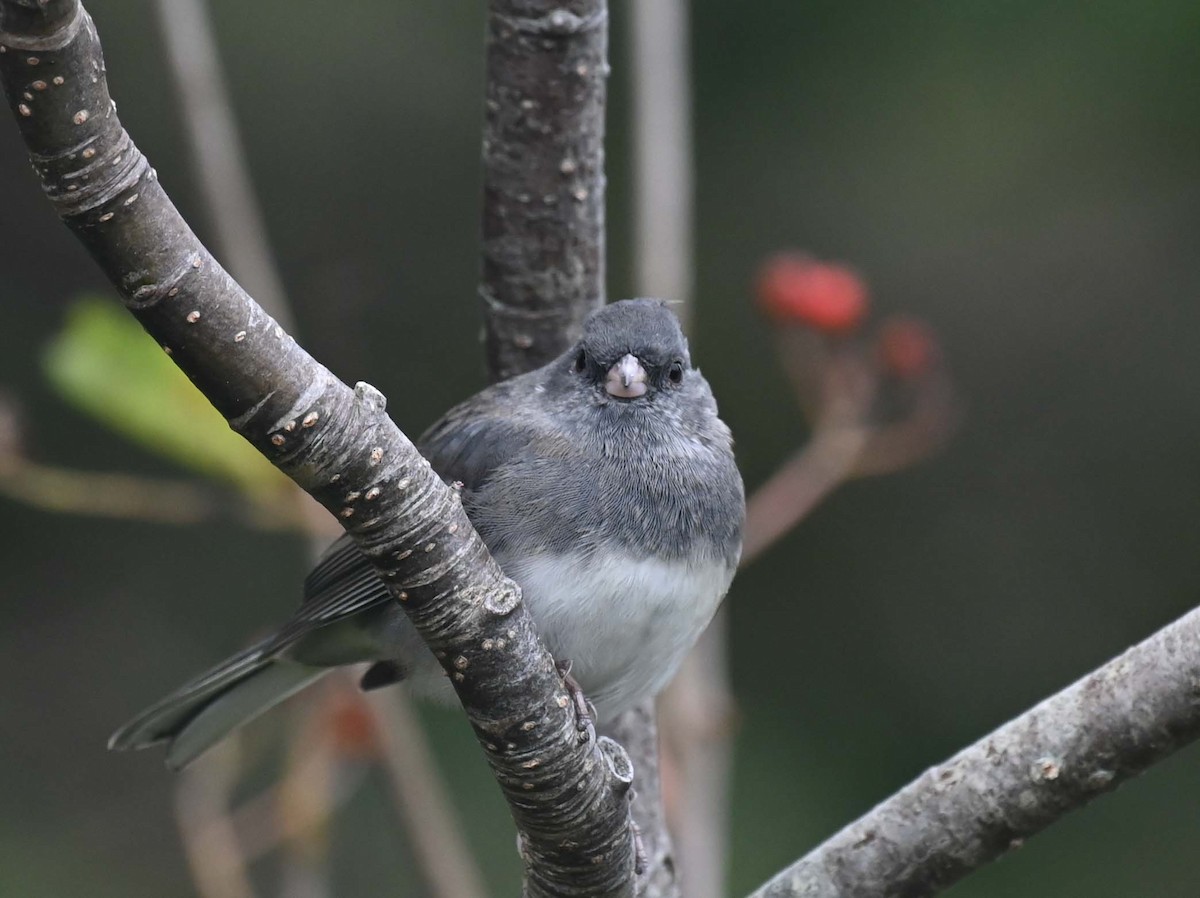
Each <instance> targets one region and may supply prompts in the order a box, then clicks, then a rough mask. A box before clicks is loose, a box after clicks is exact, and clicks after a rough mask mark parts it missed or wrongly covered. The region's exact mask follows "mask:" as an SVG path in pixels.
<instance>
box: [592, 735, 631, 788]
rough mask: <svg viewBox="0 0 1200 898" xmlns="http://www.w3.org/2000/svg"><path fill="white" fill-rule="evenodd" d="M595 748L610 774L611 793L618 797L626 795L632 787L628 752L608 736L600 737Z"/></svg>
mask: <svg viewBox="0 0 1200 898" xmlns="http://www.w3.org/2000/svg"><path fill="white" fill-rule="evenodd" d="M596 747H597V748H598V749H599V750H600V756H601V757H602V758H604V763H606V764H607V765H608V769H609V771H610V772H611V773H612V777H613V778H612V786H613V791H615V792H616V793H617V794H618V795H627V794H628V793H629V787H630V786H632V785H633V761H631V760H629V754H628V752H626V751H625V749H624V748H623V747H622V746H621V744H620V743H619V742H616V741H615V740H613V739H610V738H609V737H608V736H601V737H600V738H599V739H598V740H597V741H596Z"/></svg>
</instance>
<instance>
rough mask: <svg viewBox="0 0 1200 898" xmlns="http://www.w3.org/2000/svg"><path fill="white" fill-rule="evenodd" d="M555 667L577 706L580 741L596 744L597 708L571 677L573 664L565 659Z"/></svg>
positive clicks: (576, 725) (576, 716)
mask: <svg viewBox="0 0 1200 898" xmlns="http://www.w3.org/2000/svg"><path fill="white" fill-rule="evenodd" d="M555 666H556V667H557V668H558V675H559V676H560V677H562V681H563V686H564V687H566V690H567V696H568V697H569V698H570V699H571V704H572V705H574V706H575V728H576V729H578V730H579V741H580V742H594V741H595V740H596V708H595V706H593V705H592V703H591V702H589V701H588V699H587V696H586V695H584V694H583V688H582V687H581V686H580V685H579V681H578V680H576V679H575V678H574V677H573V676H571V662H570V661H569V660H565V659H564V660H562V661H557V662H555Z"/></svg>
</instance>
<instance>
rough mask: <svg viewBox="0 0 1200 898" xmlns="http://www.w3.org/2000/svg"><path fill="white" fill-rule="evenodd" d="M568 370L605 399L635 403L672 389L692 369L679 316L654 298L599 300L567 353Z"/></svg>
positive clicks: (684, 378)
mask: <svg viewBox="0 0 1200 898" xmlns="http://www.w3.org/2000/svg"><path fill="white" fill-rule="evenodd" d="M569 355H570V359H571V370H572V373H573V374H574V375H575V376H576V378H578V379H579V380H581V381H582V382H583V384H585V385H586V386H590V387H592V388H593V389H595V390H596V391H597V393H598V394H599V395H600V396H601V398H603V399H605V400H609V399H616V400H618V401H620V402H622V403H639V402H646V401H650V400H652V399H654V398H655V397H656V396H657V395H659V394H662V393H669V392H672V391H674V390H677V389H678V388H679V387H680V386H681V385H682V384H683V383H684V382H685V380H687V379H688V374H689V372H691V370H692V362H691V357H690V356H689V355H688V346H687V340H686V338H685V337H684V336H683V331H682V330H680V328H679V321H678V319H676V318H675V316H674V315H673V314H672V313H671V311H670V310H669V309H668V308H667V304H666V303H665V302H663V301H662V300H658V299H627V300H623V301H622V302H615V303H612V304H611V305H607V306H604V307H603V308H602V309H600V310H599V311H597V312H595V313H593V314H592V316H591V317H590V318H588V320H587V321H586V322H584V325H583V336H582V337H580V339H579V342H578V343H577V344H576V345H575V347H574V349H573V350H572V352H571V353H570V354H569Z"/></svg>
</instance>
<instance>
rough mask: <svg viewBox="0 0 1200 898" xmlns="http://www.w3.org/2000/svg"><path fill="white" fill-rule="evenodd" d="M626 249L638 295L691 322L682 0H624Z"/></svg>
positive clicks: (688, 107)
mask: <svg viewBox="0 0 1200 898" xmlns="http://www.w3.org/2000/svg"><path fill="white" fill-rule="evenodd" d="M628 11H629V35H630V45H631V47H632V50H633V53H632V58H631V62H632V71H631V72H630V82H631V87H632V99H633V128H632V131H633V166H634V172H633V207H634V215H633V230H634V238H633V252H634V278H633V281H634V284H635V288H634V289H635V290H636V291H637V294H638V295H639V296H656V297H660V298H662V299H666V300H669V301H671V302H674V303H678V305H675V306H673V309H674V311H675V314H676V315H677V316H678V317H679V320H680V323H681V324H682V325H683V329H684V332H685V333H686V332H688V331H690V330H691V324H692V314H691V311H692V278H693V272H694V270H695V260H694V258H693V256H694V252H693V238H692V228H693V222H692V195H693V186H692V181H693V175H692V95H691V71H690V58H689V52H688V44H689V40H690V36H691V31H690V27H689V21H688V19H689V16H688V0H630V2H629V3H628Z"/></svg>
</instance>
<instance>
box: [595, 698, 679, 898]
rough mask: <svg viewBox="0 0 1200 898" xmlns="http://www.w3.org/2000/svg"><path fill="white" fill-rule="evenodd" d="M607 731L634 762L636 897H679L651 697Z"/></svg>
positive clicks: (617, 720) (624, 715)
mask: <svg viewBox="0 0 1200 898" xmlns="http://www.w3.org/2000/svg"><path fill="white" fill-rule="evenodd" d="M607 731H608V732H609V733H610V734H611V735H612V737H613V738H614V739H616V740H617V741H618V742H619V743H621V744H622V745H624V746H625V750H626V751H628V752H629V756H630V758H632V759H633V760H634V765H635V766H634V773H635V774H636V788H635V789H634V790H633V819H634V820H635V821H636V823H637V827H638V836H639V839H640V842H641V848H642V853H643V857H642V863H643V869H642V871H641V876H640V878H639V879H638V898H679V895H680V889H679V879H678V877H677V876H676V873H675V858H674V854H673V851H672V848H671V834H670V832H669V831H668V829H667V821H666V819H665V814H664V810H663V788H662V781H661V779H660V770H659V760H660V758H661V757H662V754H661V746H660V744H659V738H658V726H657V724H656V721H655V714H654V700H653V699H647V700H646V701H644V702H642V703H641V704H640V705H638V706H637V707H635V708H632V709H630V710H629V711H626V712H625V713H624V714H622V715H621V716H620V717H618V718H617V719H616V720H615V721H613V722H612V723H611V725H610V726H609V727H608V728H607Z"/></svg>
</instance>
